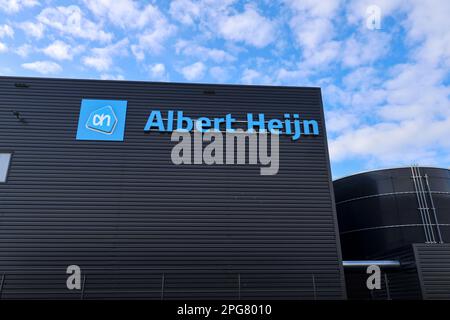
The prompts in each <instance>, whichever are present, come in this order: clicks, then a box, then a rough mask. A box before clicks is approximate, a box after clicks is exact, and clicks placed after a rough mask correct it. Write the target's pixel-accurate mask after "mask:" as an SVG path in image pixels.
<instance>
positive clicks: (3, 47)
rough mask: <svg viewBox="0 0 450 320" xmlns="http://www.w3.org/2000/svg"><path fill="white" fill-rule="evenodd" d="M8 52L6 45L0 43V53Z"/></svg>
mask: <svg viewBox="0 0 450 320" xmlns="http://www.w3.org/2000/svg"><path fill="white" fill-rule="evenodd" d="M6 51H8V47H7V46H6V44H4V43H2V42H0V53H4V52H6Z"/></svg>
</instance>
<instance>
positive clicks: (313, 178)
mask: <svg viewBox="0 0 450 320" xmlns="http://www.w3.org/2000/svg"><path fill="white" fill-rule="evenodd" d="M0 97H1V99H0V161H1V162H2V164H1V165H0V170H1V171H2V172H3V174H4V179H3V180H0V277H1V281H2V282H1V283H2V285H1V287H0V297H1V298H2V299H15V298H30V299H46V298H63V299H64V298H68V299H79V298H84V299H95V298H121V299H123V298H142V299H196V298H199V299H342V298H345V295H346V294H345V283H344V275H343V268H342V264H341V255H340V245H339V236H338V231H337V230H338V229H337V220H336V213H335V211H334V200H333V192H332V182H331V175H330V167H329V158H328V151H327V144H326V131H325V125H324V117H323V109H322V100H321V92H320V89H319V88H299V87H266V86H235V85H200V84H174V83H149V82H130V81H95V80H66V79H43V78H19V77H0ZM155 110H158V111H160V113H161V114H162V115H163V117H168V116H169V111H174V110H176V111H182V112H183V115H184V116H186V117H187V116H189V117H190V118H192V119H197V118H200V117H208V118H211V119H213V118H225V117H226V115H227V114H232V116H233V117H234V118H235V119H236V123H241V124H242V123H243V124H245V123H246V122H248V114H250V113H251V114H254V115H256V114H264V116H265V117H266V118H267V119H272V118H277V119H285V118H286V114H291V115H292V114H299V115H300V116H301V118H302V119H307V120H311V121H313V120H314V121H316V122H317V125H318V127H317V130H318V131H317V134H316V135H310V136H302V137H300V138H299V139H298V140H293V139H292V137H290V136H286V135H280V137H279V170H278V172H277V174H273V175H261V174H260V168H259V167H258V166H255V165H241V164H226V165H225V164H224V165H218V164H217V165H216V164H213V165H207V164H195V163H193V164H190V165H189V164H179V165H175V164H174V163H173V161H172V160H171V152H172V150H173V147H174V145H175V142H173V141H171V134H170V132H165V131H164V130H144V129H145V127H146V124H147V123H148V121H149V115H150V114H151V112H152V111H155ZM175 115H177V114H176V113H175ZM161 120H164V121H166V120H169V119H161ZM154 128H155V127H153V129H154ZM0 178H1V175H0ZM70 265H77V266H79V267H80V268H81V274H82V286H81V289H80V290H77V289H75V290H68V288H67V286H66V280H67V277H68V274H67V273H66V271H67V267H68V266H70Z"/></svg>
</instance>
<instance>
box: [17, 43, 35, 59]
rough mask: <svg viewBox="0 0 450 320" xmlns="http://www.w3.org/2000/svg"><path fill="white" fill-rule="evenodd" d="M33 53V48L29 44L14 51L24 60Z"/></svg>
mask: <svg viewBox="0 0 450 320" xmlns="http://www.w3.org/2000/svg"><path fill="white" fill-rule="evenodd" d="M32 51H33V47H32V46H31V45H29V44H28V43H26V44H23V45H21V46H19V47H17V48H16V50H14V52H15V53H16V54H18V55H19V56H20V57H22V58H26V57H28V56H29V55H30V53H31V52H32Z"/></svg>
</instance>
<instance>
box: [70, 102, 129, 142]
mask: <svg viewBox="0 0 450 320" xmlns="http://www.w3.org/2000/svg"><path fill="white" fill-rule="evenodd" d="M126 114H127V101H125V100H91V99H83V100H82V101H81V109H80V117H79V119H78V131H77V140H112V141H123V136H124V132H125V121H126Z"/></svg>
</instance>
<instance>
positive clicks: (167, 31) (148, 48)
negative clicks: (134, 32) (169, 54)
mask: <svg viewBox="0 0 450 320" xmlns="http://www.w3.org/2000/svg"><path fill="white" fill-rule="evenodd" d="M175 30H176V28H175V27H174V26H173V25H171V24H168V23H167V22H166V21H165V20H161V21H160V23H156V24H155V25H154V26H153V27H151V28H148V29H146V30H145V31H144V32H142V33H141V34H139V35H138V37H137V38H138V42H137V44H134V45H132V46H131V50H132V52H133V54H134V55H135V57H136V59H138V60H143V59H144V58H145V55H146V53H151V54H158V53H161V51H163V49H164V45H163V44H164V42H165V40H166V39H167V38H169V37H170V36H172V35H173V34H174V33H175Z"/></svg>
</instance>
